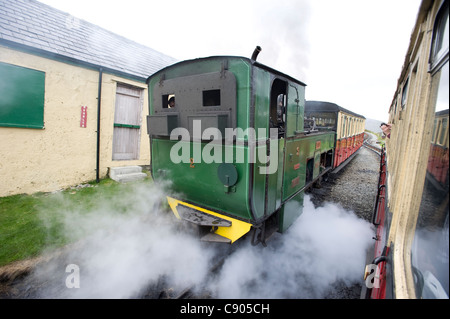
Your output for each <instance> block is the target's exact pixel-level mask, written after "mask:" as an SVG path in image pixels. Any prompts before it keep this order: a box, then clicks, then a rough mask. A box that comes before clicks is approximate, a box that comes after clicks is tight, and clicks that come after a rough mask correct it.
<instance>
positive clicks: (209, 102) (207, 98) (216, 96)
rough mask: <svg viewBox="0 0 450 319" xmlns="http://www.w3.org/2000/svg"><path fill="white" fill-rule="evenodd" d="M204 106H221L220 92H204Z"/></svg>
mask: <svg viewBox="0 0 450 319" xmlns="http://www.w3.org/2000/svg"><path fill="white" fill-rule="evenodd" d="M203 106H220V90H207V91H203Z"/></svg>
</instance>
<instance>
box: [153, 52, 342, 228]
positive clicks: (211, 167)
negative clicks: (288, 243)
mask: <svg viewBox="0 0 450 319" xmlns="http://www.w3.org/2000/svg"><path fill="white" fill-rule="evenodd" d="M215 73H217V76H216V77H214V76H213V75H212V77H211V78H212V79H216V78H217V84H214V83H212V84H211V87H209V84H207V81H206V82H205V79H206V78H204V76H205V74H206V75H208V79H209V74H215ZM196 76H198V80H199V83H202V84H201V86H202V87H200V85H199V88H198V92H195V91H196V89H195V80H196V79H197V77H196ZM223 78H227V79H225V80H223ZM230 78H233V79H232V80H230ZM177 79H179V81H180V82H179V84H180V86H184V87H185V89H184V91H194V92H184V91H183V89H182V88H179V87H177V88H176V89H174V88H173V87H174V85H175V84H176V83H178V82H176V81H177ZM222 80H223V81H231V82H229V83H232V85H235V91H233V89H229V88H227V89H225V86H226V85H228V84H223V85H222V84H220V83H222V82H220V81H222ZM183 81H184V82H183ZM147 82H148V87H149V90H148V92H149V108H150V109H149V114H150V115H149V117H148V130H149V135H150V142H151V170H152V174H153V177H154V178H155V179H159V178H164V179H168V180H170V181H171V187H172V188H173V191H174V192H176V193H177V194H179V196H180V198H179V199H180V200H183V201H186V202H189V203H192V204H194V205H197V206H200V207H203V208H207V209H209V210H212V211H215V212H218V213H220V214H224V215H228V216H232V217H234V218H238V219H241V220H244V221H247V222H250V223H252V224H253V225H259V224H261V223H263V222H264V221H266V220H267V219H268V218H270V217H271V216H272V217H273V216H274V214H277V219H278V223H279V230H280V231H284V230H286V229H287V228H288V227H289V225H291V224H292V222H293V221H294V220H295V219H296V218H297V217H298V216H299V215H300V214H301V207H302V202H303V191H304V189H305V187H306V186H308V185H309V184H311V183H313V182H314V181H315V180H316V179H317V178H319V176H320V175H321V174H322V173H323V172H324V170H325V169H328V168H329V167H328V166H327V165H326V160H327V159H328V158H330V157H332V152H333V147H334V143H335V133H334V132H326V133H311V134H308V133H307V132H304V131H303V129H304V124H303V113H304V105H305V93H304V92H305V85H304V84H303V83H302V82H300V81H298V80H295V79H293V78H291V77H289V76H287V75H285V74H282V73H280V72H278V71H276V70H273V69H271V68H269V67H266V66H264V65H261V64H259V63H257V62H255V61H253V60H250V59H247V58H243V57H210V58H204V59H196V60H191V61H184V62H180V63H178V64H175V65H172V66H169V67H167V68H165V69H163V70H161V71H159V72H157V73H155V74H154V75H152V76H151V77H149V78H148V81H147ZM193 82H194V83H193ZM174 83H175V84H174ZM183 83H186V84H183ZM224 83H225V82H224ZM169 87H170V90H172V91H175V90H176V92H177V93H176V101H177V105H176V107H175V108H173V109H164V106H162V108H161V105H160V104H161V102H160V101H161V97H160V96H159V95H161V96H163V97H164V96H168V94H169V93H170V92H169V91H167V90H169ZM218 87H220V89H221V90H222V91H225V90H231V91H227V92H235V93H233V94H235V96H233V97H232V99H233V101H232V102H226V103H231V104H230V105H232V106H230V107H229V108H228V106H227V105H221V108H219V107H217V110H218V111H217V112H216V113H214V108H207V107H203V108H202V107H200V108H196V107H194V106H192V105H188V103H187V102H186V101H188V100H189V101H196V100H195V95H196V94H199V95H201V92H202V90H203V91H205V90H206V91H207V90H210V91H209V92H212V91H211V90H215V89H216V88H218ZM165 88H167V90H166V91H165ZM222 91H221V92H222ZM278 93H282V95H283V96H284V101H285V102H284V110H283V113H284V121H283V131H282V133H280V134H279V135H278V136H270V134H269V130H270V126H271V124H270V120H269V117H270V116H271V112H273V111H271V107H273V106H274V97H276V95H277V94H278ZM184 96H186V98H185V99H184V100H183V97H184ZM203 96H205V94H204V95H203ZM228 98H230V97H228ZM224 101H225V97H223V96H222V97H221V103H222V104H226V103H225V102H224ZM227 101H228V100H227ZM234 101H235V102H234ZM189 103H191V102H189ZM192 103H194V102H192ZM233 103H235V105H234V104H233ZM163 104H164V102H163ZM223 110H227V112H228V113H227V112H224V111H223ZM228 110H229V111H228ZM183 112H188V113H189V112H191V113H192V114H191V113H189V114H187V115H186V114H184V113H183ZM233 112H234V113H235V114H233ZM272 114H273V113H272ZM183 116H184V118H186V119H187V122H184V123H185V124H183V125H184V126H186V130H189V132H191V131H192V129H191V127H187V126H189V125H191V124H186V123H192V119H195V118H196V117H198V118H199V119H202V120H204V121H206V122H207V123H208V124H210V123H216V124H217V125H218V126H219V129H220V131H221V132H222V133H223V125H222V124H220V123H221V122H220V120H217V119H219V118H221V117H223V119H224V123H226V124H224V125H225V126H226V125H228V126H226V127H227V128H228V127H229V128H232V129H234V130H236V131H235V132H237V134H236V136H235V138H234V139H233V140H232V141H231V142H230V141H229V140H226V139H225V138H224V137H225V136H222V139H213V140H211V139H210V140H205V139H203V140H196V139H194V138H192V137H190V138H189V139H188V140H184V141H183V140H181V141H180V140H178V139H171V138H170V136H169V131H171V130H172V129H173V128H176V127H177V126H179V125H180V123H183V121H185V120H184V118H183ZM189 121H190V122H189ZM226 121H228V122H226ZM202 123H203V122H202ZM152 126H153V128H152ZM202 129H203V127H202ZM247 129H249V130H254V131H255V132H256V139H252V138H251V136H249V135H247V134H245V133H246V130H247ZM258 129H260V131H258ZM247 133H248V131H247ZM174 150H177V151H176V152H175V153H176V155H180V154H181V153H186V152H189V160H186V158H187V157H186V156H185V157H184V162H183V161H182V162H179V163H174V161H173V160H172V158H171V152H174ZM173 154H174V153H172V155H173ZM198 154H201V155H202V156H197V155H198ZM230 154H232V160H231V157H230V156H229V155H230ZM275 155H277V156H276V162H273V158H275V157H274V156H275ZM227 156H228V157H227ZM268 157H270V159H271V162H269V164H267V158H268ZM211 159H214V160H213V161H212V162H211ZM225 162H228V163H229V164H227V165H228V166H222V167H221V165H222V164H223V163H225ZM329 162H330V163H331V160H330V161H329ZM229 165H232V166H234V168H235V171H234V168H233V167H231V166H229ZM272 165H273V166H272ZM308 165H309V166H308ZM330 165H331V164H330ZM267 166H271V167H273V168H275V171H274V172H272V173H271V174H266V173H267V169H264V167H267ZM235 173H237V178H236V176H235ZM229 180H232V183H227V182H226V181H229ZM288 203H289V204H288ZM297 208H298V209H297Z"/></svg>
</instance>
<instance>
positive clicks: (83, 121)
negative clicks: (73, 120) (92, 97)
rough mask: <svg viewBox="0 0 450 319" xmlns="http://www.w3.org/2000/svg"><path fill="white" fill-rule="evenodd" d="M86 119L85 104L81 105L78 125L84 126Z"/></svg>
mask: <svg viewBox="0 0 450 319" xmlns="http://www.w3.org/2000/svg"><path fill="white" fill-rule="evenodd" d="M86 121H87V106H82V107H81V120H80V127H86Z"/></svg>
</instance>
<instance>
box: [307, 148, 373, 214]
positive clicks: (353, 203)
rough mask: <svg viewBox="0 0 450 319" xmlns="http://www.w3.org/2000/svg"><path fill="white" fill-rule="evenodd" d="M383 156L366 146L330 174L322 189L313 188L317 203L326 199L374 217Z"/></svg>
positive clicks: (320, 204) (313, 199)
mask: <svg viewBox="0 0 450 319" xmlns="http://www.w3.org/2000/svg"><path fill="white" fill-rule="evenodd" d="M379 170H380V157H379V156H378V155H377V154H376V153H374V152H373V151H371V150H369V149H367V148H365V147H363V148H361V150H360V151H359V153H358V154H357V155H356V156H355V158H353V160H352V161H351V162H350V163H348V164H347V165H346V166H345V167H344V168H343V169H341V170H340V171H339V172H338V173H337V174H330V175H329V177H328V180H327V181H324V182H322V184H321V188H313V189H311V190H310V191H309V194H310V195H311V196H312V201H313V203H314V204H315V205H316V206H322V205H323V203H325V202H332V203H337V204H340V205H341V206H342V207H344V208H345V209H347V210H351V211H354V212H355V214H356V215H357V216H359V217H360V218H363V219H365V220H367V221H371V220H372V212H373V205H374V203H375V197H376V192H377V184H378V174H379Z"/></svg>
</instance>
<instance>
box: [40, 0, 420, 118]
mask: <svg viewBox="0 0 450 319" xmlns="http://www.w3.org/2000/svg"><path fill="white" fill-rule="evenodd" d="M39 1H41V2H43V3H46V4H48V5H50V6H52V7H54V8H57V9H60V10H62V11H64V12H67V13H70V14H72V15H73V16H75V17H77V18H80V19H83V20H86V21H89V22H91V23H94V24H96V25H98V26H100V27H103V28H105V29H108V30H110V31H113V32H115V33H118V34H120V35H122V36H125V37H127V38H129V39H131V40H134V41H136V42H139V43H141V44H144V45H146V46H149V47H151V48H153V49H155V50H158V51H160V52H162V53H164V54H166V55H169V56H172V57H174V58H176V59H180V60H186V59H194V58H198V57H206V56H211V55H238V56H246V57H250V56H251V54H252V52H253V50H254V48H255V47H256V45H260V46H261V47H262V52H261V53H260V55H259V56H258V61H259V62H261V63H263V64H266V65H268V66H270V67H272V68H275V69H278V70H280V71H282V72H284V73H286V74H288V75H290V76H292V77H294V78H297V79H298V80H300V81H302V82H304V83H306V84H307V87H306V99H307V100H323V101H329V102H334V103H337V104H339V105H340V106H342V107H344V108H347V109H349V110H352V111H354V112H356V113H359V114H361V115H364V116H365V117H366V118H371V119H376V120H380V121H387V120H388V110H389V106H390V103H391V101H392V98H393V96H394V91H395V89H396V84H397V79H398V77H399V75H400V71H401V67H402V65H403V61H404V57H405V54H406V50H407V46H408V44H409V38H410V35H411V31H412V28H413V26H414V23H415V19H416V16H417V13H418V9H419V6H420V0H220V1H218V0H163V1H160V0H158V1H154V0H150V1H149V0H127V1H124V0H39Z"/></svg>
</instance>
